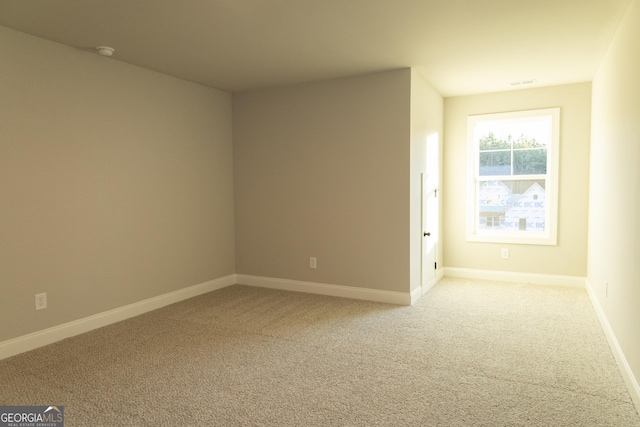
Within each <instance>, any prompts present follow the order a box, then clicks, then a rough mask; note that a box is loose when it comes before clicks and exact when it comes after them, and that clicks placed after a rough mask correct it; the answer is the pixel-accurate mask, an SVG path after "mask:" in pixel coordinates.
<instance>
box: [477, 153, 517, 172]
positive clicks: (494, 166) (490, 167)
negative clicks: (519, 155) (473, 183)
mask: <svg viewBox="0 0 640 427" xmlns="http://www.w3.org/2000/svg"><path fill="white" fill-rule="evenodd" d="M491 175H511V151H488V152H481V153H480V176H491Z"/></svg>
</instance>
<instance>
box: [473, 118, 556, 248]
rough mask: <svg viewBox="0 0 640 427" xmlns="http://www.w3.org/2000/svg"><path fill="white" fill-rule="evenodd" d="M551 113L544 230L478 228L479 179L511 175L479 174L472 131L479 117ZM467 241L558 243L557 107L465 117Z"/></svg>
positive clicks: (520, 177)
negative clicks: (466, 142)
mask: <svg viewBox="0 0 640 427" xmlns="http://www.w3.org/2000/svg"><path fill="white" fill-rule="evenodd" d="M540 116H550V117H551V130H550V132H551V135H550V139H549V140H550V144H551V146H550V147H548V148H547V173H546V175H544V177H545V178H544V179H545V180H546V185H545V231H544V232H541V233H533V232H527V231H516V230H491V229H480V227H479V222H480V212H479V206H478V200H477V197H478V195H477V192H478V190H479V188H480V182H484V181H504V180H509V179H512V177H513V176H512V175H506V176H505V175H496V176H482V177H480V171H479V164H480V162H479V139H478V136H477V135H474V130H475V127H476V125H477V124H478V123H479V122H481V121H489V120H501V119H518V118H528V117H540ZM467 126H468V127H467V139H468V145H467V152H468V166H467V241H469V242H488V243H512V244H529V245H557V244H558V181H559V165H560V161H559V155H560V108H545V109H537V110H523V111H511V112H505V113H495V114H481V115H473V116H469V117H468V119H467ZM540 176H541V175H518V176H517V179H515V180H535V179H540Z"/></svg>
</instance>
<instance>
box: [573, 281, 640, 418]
mask: <svg viewBox="0 0 640 427" xmlns="http://www.w3.org/2000/svg"><path fill="white" fill-rule="evenodd" d="M586 287H587V292H588V293H589V298H590V299H591V304H592V305H593V308H594V309H595V311H596V314H597V315H598V319H599V320H600V324H601V325H602V329H603V330H604V334H605V335H606V337H607V340H608V341H609V347H610V348H611V352H612V353H613V357H614V358H615V359H616V362H617V363H618V368H620V373H621V374H622V378H624V382H625V383H626V385H627V389H628V390H629V395H631V400H633V403H634V404H635V405H636V410H637V411H638V412H640V385H639V384H638V380H637V379H636V377H635V376H634V375H633V371H632V370H631V366H629V362H628V361H627V358H626V357H625V355H624V353H623V351H622V347H620V343H619V342H618V339H617V338H616V334H615V333H614V332H613V329H612V328H611V325H610V324H609V320H608V319H607V315H606V314H605V312H604V309H603V308H602V305H600V301H599V300H598V297H597V296H596V293H595V291H594V289H593V286H592V284H591V282H590V281H589V279H586Z"/></svg>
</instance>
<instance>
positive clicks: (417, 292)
mask: <svg viewBox="0 0 640 427" xmlns="http://www.w3.org/2000/svg"><path fill="white" fill-rule="evenodd" d="M443 277H444V269H442V268H439V269H438V270H436V275H435V277H434V278H433V280H431V281H430V282H429V283H427V284H426V285H424V286H420V287H418V288H415V289H414V290H413V291H411V305H413V304H414V303H415V302H416V301H418V300H419V299H420V298H422V297H423V296H424V295H425V294H426V293H427V292H429V289H431V288H433V286H434V285H435V284H436V283H438V282H439V281H440V279H442V278H443Z"/></svg>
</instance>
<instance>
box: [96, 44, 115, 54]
mask: <svg viewBox="0 0 640 427" xmlns="http://www.w3.org/2000/svg"><path fill="white" fill-rule="evenodd" d="M96 50H97V51H98V55H102V56H111V55H113V52H115V49H114V48H112V47H109V46H98V47H96Z"/></svg>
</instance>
